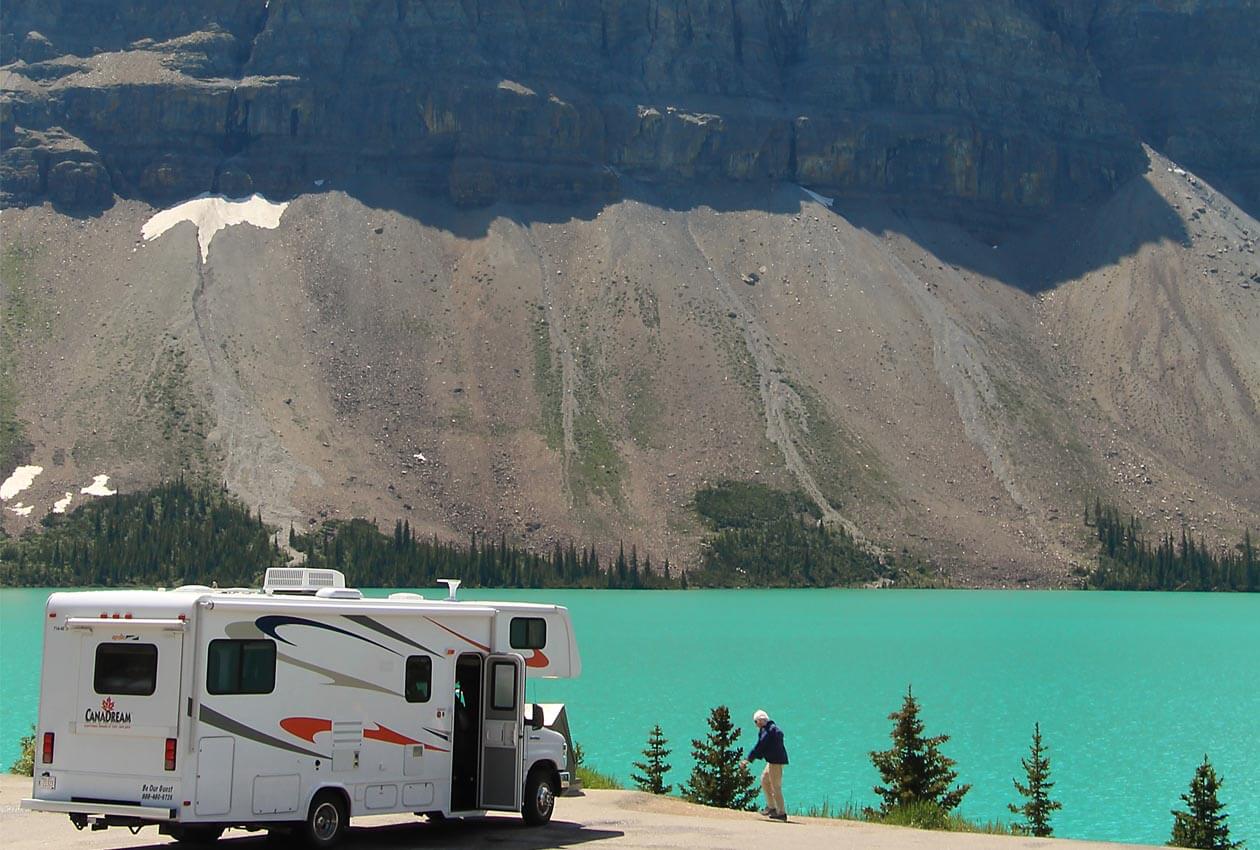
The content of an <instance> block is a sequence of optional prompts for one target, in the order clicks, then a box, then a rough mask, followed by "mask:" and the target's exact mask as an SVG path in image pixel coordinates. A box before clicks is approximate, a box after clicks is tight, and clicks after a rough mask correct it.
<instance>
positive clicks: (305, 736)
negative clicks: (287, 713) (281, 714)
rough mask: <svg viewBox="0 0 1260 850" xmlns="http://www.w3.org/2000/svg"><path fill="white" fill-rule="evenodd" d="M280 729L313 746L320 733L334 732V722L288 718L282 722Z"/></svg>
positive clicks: (316, 718) (307, 718)
mask: <svg viewBox="0 0 1260 850" xmlns="http://www.w3.org/2000/svg"><path fill="white" fill-rule="evenodd" d="M280 728H281V729H283V730H284V731H286V732H288V733H289V734H290V735H292V736H294V737H295V738H301V739H302V740H304V741H310V742H311V743H312V744H313V743H315V736H316V735H318V734H319V733H320V732H329V731H331V730H332V721H331V720H321V719H320V718H318V717H286V718H284V719H283V720H281V721H280Z"/></svg>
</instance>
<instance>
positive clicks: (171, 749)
mask: <svg viewBox="0 0 1260 850" xmlns="http://www.w3.org/2000/svg"><path fill="white" fill-rule="evenodd" d="M166 769H167V770H174V769H175V739H174V738H167V739H166Z"/></svg>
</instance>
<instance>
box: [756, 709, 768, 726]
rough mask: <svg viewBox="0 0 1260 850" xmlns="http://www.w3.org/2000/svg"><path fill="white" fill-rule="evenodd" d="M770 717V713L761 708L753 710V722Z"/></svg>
mask: <svg viewBox="0 0 1260 850" xmlns="http://www.w3.org/2000/svg"><path fill="white" fill-rule="evenodd" d="M769 719H770V715H768V714H766V713H765V712H764V711H762V710H761V709H760V708H759V709H757V710H756V711H754V712H753V723H757V722H759V721H762V720H769Z"/></svg>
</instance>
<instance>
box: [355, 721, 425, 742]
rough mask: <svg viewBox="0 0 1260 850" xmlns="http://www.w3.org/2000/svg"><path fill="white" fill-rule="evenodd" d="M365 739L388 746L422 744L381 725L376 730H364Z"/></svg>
mask: <svg viewBox="0 0 1260 850" xmlns="http://www.w3.org/2000/svg"><path fill="white" fill-rule="evenodd" d="M363 737H364V738H370V739H372V740H373V741H384V742H385V743H387V744H402V745H406V744H418V743H420V742H419V741H416V740H414V739H412V738H408V737H407V736H406V735H402V734H400V733H398V732H395V731H394V730H393V729H390V728H389V727H388V726H382V725H381V724H379V723H377V724H376V728H375V729H364V730H363Z"/></svg>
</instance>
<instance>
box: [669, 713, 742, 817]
mask: <svg viewBox="0 0 1260 850" xmlns="http://www.w3.org/2000/svg"><path fill="white" fill-rule="evenodd" d="M738 740H739V729H737V728H735V725H734V724H733V723H731V711H730V709H729V708H727V707H726V706H724V705H719V706H718V707H717V708H714V709H713V710H712V711H710V712H709V734H708V735H707V736H706V737H705V738H692V739H691V757H692V758H693V759H694V760H695V763H696V764H695V767H693V768H692V769H691V777H690V778H689V779H688V780H687V784H686V785H684V786H683V788H682V794H683V796H684V797H685V798H687V799H688V800H690V801H692V802H693V803H700V804H701V805H704V806H718V807H721V808H726V809H740V810H743V811H752V810H753V808H755V805H756V800H757V791H756V789H755V788H753V778H752V774H750V773H749V772H748V767H747V765H745V764H744V763H743V752H742V751H741V750H740V748H739V747H738V746H737V745H736V743H735V742H736V741H738Z"/></svg>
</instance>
